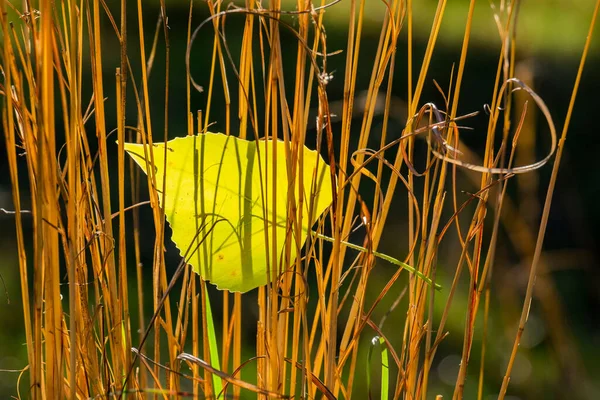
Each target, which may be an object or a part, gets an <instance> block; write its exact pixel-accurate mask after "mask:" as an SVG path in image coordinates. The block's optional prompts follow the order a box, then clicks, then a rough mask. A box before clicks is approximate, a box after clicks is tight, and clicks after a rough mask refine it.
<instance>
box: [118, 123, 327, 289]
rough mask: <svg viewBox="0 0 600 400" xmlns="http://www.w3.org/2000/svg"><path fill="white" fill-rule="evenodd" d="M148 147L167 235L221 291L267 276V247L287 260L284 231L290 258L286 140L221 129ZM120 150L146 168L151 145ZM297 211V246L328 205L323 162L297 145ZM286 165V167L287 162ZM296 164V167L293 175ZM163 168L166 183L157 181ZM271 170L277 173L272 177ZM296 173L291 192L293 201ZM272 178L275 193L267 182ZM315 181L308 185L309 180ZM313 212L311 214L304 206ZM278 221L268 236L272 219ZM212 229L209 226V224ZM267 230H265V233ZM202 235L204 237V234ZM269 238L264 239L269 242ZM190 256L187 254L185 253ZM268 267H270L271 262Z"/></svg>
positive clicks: (259, 281) (269, 256)
mask: <svg viewBox="0 0 600 400" xmlns="http://www.w3.org/2000/svg"><path fill="white" fill-rule="evenodd" d="M166 145H167V152H166V153H167V156H166V162H165V156H164V154H165V151H164V146H165V144H164V143H155V144H154V146H153V149H152V151H153V157H154V167H155V171H156V185H157V186H156V189H157V191H158V195H159V198H160V200H161V204H163V198H164V208H165V214H166V216H167V221H168V222H169V223H170V224H171V228H172V229H173V241H174V242H175V244H176V245H177V247H178V248H179V250H180V252H181V254H182V255H184V254H185V252H186V251H187V250H188V248H191V249H192V250H193V249H196V248H197V251H195V252H194V253H193V254H192V251H190V252H189V253H188V262H189V263H190V264H191V265H192V266H193V268H194V271H196V272H197V273H199V274H200V275H201V276H202V278H203V279H205V280H208V281H210V282H211V283H213V284H215V285H217V287H219V288H220V289H227V290H230V291H237V292H246V291H248V290H251V289H254V288H256V287H258V286H262V285H265V284H266V283H267V281H268V273H267V262H268V260H269V261H270V260H272V249H273V248H275V249H276V251H277V259H278V263H279V265H277V266H275V270H274V271H275V273H276V274H277V273H278V272H277V271H280V267H281V266H282V265H285V264H284V263H283V259H284V253H285V252H284V249H285V239H286V235H290V240H291V244H292V245H291V255H290V259H289V260H290V262H293V260H294V259H295V256H296V246H295V240H294V236H293V230H292V229H291V226H290V224H289V223H288V220H289V219H290V218H288V189H289V187H290V181H289V180H288V165H287V163H286V158H285V157H286V153H285V144H284V143H283V142H282V141H277V143H276V146H277V155H276V156H274V152H273V141H272V140H269V141H264V140H261V141H258V142H257V141H248V140H243V139H239V138H236V137H233V136H226V135H223V134H219V133H206V134H202V135H198V136H187V137H184V138H177V139H174V140H171V141H169V142H167V143H166ZM125 150H126V151H127V152H128V153H129V154H130V155H131V156H132V157H133V159H134V160H135V161H136V163H137V164H138V165H139V166H140V167H141V168H142V169H143V170H144V172H146V173H147V168H148V166H149V165H150V162H149V161H148V162H147V161H146V154H147V157H150V148H149V147H147V148H146V152H145V151H144V146H143V145H141V144H133V143H125ZM302 151H303V158H304V162H303V183H304V185H303V186H304V187H303V191H304V201H303V205H302V207H303V215H302V233H301V237H300V245H301V246H302V245H303V244H304V242H305V241H306V237H307V235H308V231H309V229H310V228H311V227H312V225H313V224H314V222H315V221H316V219H317V218H318V217H319V216H320V215H321V214H322V213H323V212H324V211H325V209H326V208H327V207H328V206H329V205H330V204H331V201H332V192H331V181H330V179H329V173H328V165H327V164H326V163H325V161H324V160H323V159H322V157H321V156H320V155H319V154H317V152H316V151H312V150H309V149H308V148H306V147H303V149H302ZM290 167H292V166H290ZM298 167H299V166H298V165H296V166H294V169H295V170H296V171H294V174H295V176H298V175H299V173H298ZM165 171H166V187H165V193H164V195H163V193H162V188H163V181H164V179H165ZM274 171H275V172H276V176H273V174H274ZM298 179H299V178H296V180H295V182H296V183H295V185H294V188H292V189H290V191H289V192H290V193H293V195H294V196H295V199H296V200H295V203H296V204H297V205H298V199H299V182H298ZM274 180H275V182H276V189H275V196H273V182H274ZM313 180H314V185H313ZM312 195H314V203H313V204H314V211H313V212H312V218H310V219H309V215H308V214H309V206H310V204H311V202H312V201H313V200H312V199H313V197H312ZM274 223H275V224H276V228H275V235H273V224H274ZM211 228H212V230H211ZM265 233H266V234H265ZM205 236H206V238H205V240H202V239H203V238H204V237H205ZM267 240H268V242H267ZM190 255H191V256H190ZM269 268H271V271H273V266H270V267H269Z"/></svg>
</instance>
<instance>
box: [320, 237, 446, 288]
mask: <svg viewBox="0 0 600 400" xmlns="http://www.w3.org/2000/svg"><path fill="white" fill-rule="evenodd" d="M312 233H313V235H314V236H316V237H317V238H319V239H323V240H325V241H327V242H331V243H333V238H331V237H329V236H325V235H323V234H321V233H318V232H314V231H313V232H312ZM340 243H342V244H343V245H344V246H346V247H349V248H351V249H352V250H358V251H361V252H363V253H367V252H368V250H367V249H365V248H364V247H362V246H359V245H356V244H353V243H350V242H346V241H343V240H341V241H340ZM371 253H373V255H374V256H375V257H377V258H380V259H382V260H385V261H387V262H389V263H391V264H394V265H397V266H399V267H400V268H403V269H405V270H406V271H408V272H410V273H412V274H415V275H416V276H418V277H419V278H420V279H422V280H423V281H425V283H427V284H428V285H429V286H431V285H433V282H432V281H431V279H430V278H428V277H426V276H425V275H423V273H422V272H420V271H417V270H416V269H415V268H414V267H411V266H410V265H408V264H406V263H404V262H402V261H400V260H398V259H396V258H394V257H390V256H388V255H387V254H383V253H379V252H377V251H372V252H371ZM434 287H435V290H441V289H442V287H441V286H440V285H438V284H437V283H436V284H434Z"/></svg>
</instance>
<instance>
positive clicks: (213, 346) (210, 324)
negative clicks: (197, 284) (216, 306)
mask: <svg viewBox="0 0 600 400" xmlns="http://www.w3.org/2000/svg"><path fill="white" fill-rule="evenodd" d="M204 293H206V296H205V297H206V325H207V328H208V346H209V348H210V364H211V365H212V366H213V368H215V369H218V370H221V364H220V362H219V347H218V346H217V335H216V334H215V323H214V321H213V316H212V307H211V306H210V298H209V296H208V291H207V290H205V291H204ZM213 390H214V393H215V394H219V393H221V391H222V390H223V383H222V382H221V378H219V377H218V376H216V375H214V374H213Z"/></svg>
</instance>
